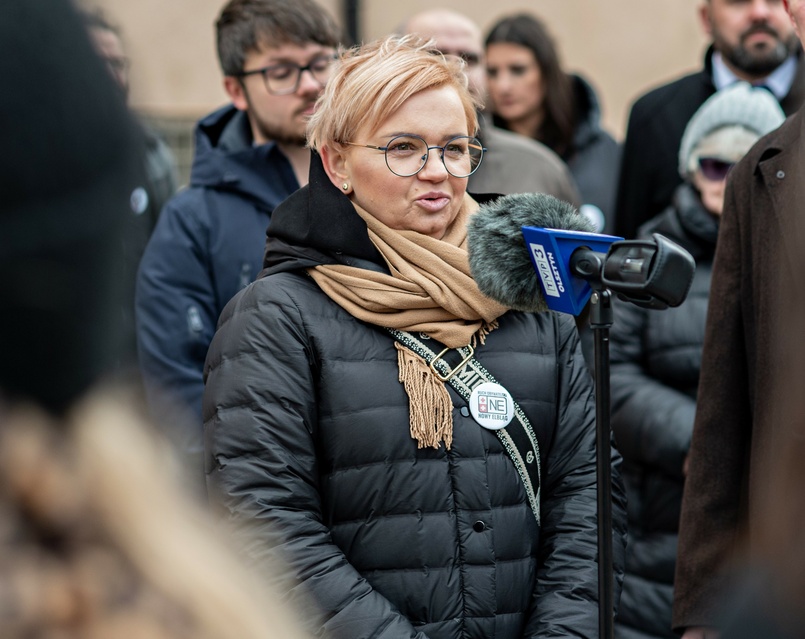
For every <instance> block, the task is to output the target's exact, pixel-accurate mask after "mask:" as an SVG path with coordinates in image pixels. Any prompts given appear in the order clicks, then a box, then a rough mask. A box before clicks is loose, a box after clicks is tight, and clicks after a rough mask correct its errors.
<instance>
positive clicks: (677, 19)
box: [81, 0, 706, 138]
mask: <svg viewBox="0 0 805 639" xmlns="http://www.w3.org/2000/svg"><path fill="white" fill-rule="evenodd" d="M701 1H702V0H648V1H646V0H540V1H539V2H522V1H517V0H494V1H493V2H492V1H490V0H461V1H460V2H459V1H456V0H442V1H441V2H439V3H438V6H443V7H448V8H452V9H455V10H457V11H461V12H462V13H464V14H465V15H467V16H469V17H470V18H472V19H473V20H475V21H476V22H477V23H478V24H479V25H480V26H481V28H482V29H483V30H484V32H486V31H487V30H488V28H489V27H491V25H492V24H493V23H494V22H495V21H496V20H497V19H498V18H500V17H501V16H503V15H506V14H510V13H513V12H516V11H523V10H524V11H531V12H533V13H535V14H537V15H539V16H540V17H542V18H543V19H544V20H545V22H546V23H547V25H548V27H549V28H550V30H551V31H552V33H553V35H554V37H555V39H556V41H557V43H558V45H559V48H560V51H561V55H562V59H563V61H564V66H565V68H566V69H567V70H569V71H578V72H581V73H583V74H584V75H585V76H586V77H587V78H588V79H589V80H590V81H591V82H592V84H593V86H594V87H595V88H596V89H597V91H598V94H599V98H600V100H601V102H602V108H603V118H604V124H605V126H606V127H607V128H608V129H609V130H610V132H612V133H613V134H614V135H615V136H616V137H618V138H621V137H622V136H623V133H624V130H625V126H626V120H627V117H628V110H629V106H630V104H631V102H632V101H633V100H634V98H635V97H637V96H638V95H640V94H641V93H643V92H644V91H645V90H647V89H648V88H650V87H652V86H654V85H657V84H660V83H662V82H664V81H666V80H669V79H671V78H673V77H675V76H677V75H680V74H682V73H684V72H687V71H689V70H693V69H696V68H698V67H699V66H700V65H701V58H702V55H703V53H704V49H705V46H706V38H705V36H704V34H703V33H702V29H701V27H700V24H699V19H698V17H697V7H698V6H699V5H700V4H701ZM223 3H224V2H223V0H167V1H166V0H134V1H132V0H81V4H83V5H84V6H88V7H100V8H101V9H103V11H104V12H105V13H106V15H107V17H108V18H109V19H110V20H111V21H113V22H115V23H116V24H117V25H118V26H120V27H121V29H122V30H123V35H124V39H125V43H126V47H127V50H128V53H129V56H130V57H131V59H132V69H131V83H132V93H131V101H132V106H134V107H135V108H138V109H140V110H142V111H144V112H146V113H149V114H152V115H157V116H168V117H175V116H181V117H199V116H201V115H203V114H204V113H206V112H208V111H210V110H212V109H213V108H215V107H217V106H219V105H221V104H223V103H225V102H226V94H225V93H224V91H223V89H222V87H221V75H220V71H219V69H218V63H217V59H216V56H215V46H214V22H215V19H216V16H217V14H218V12H219V10H220V8H221V6H223ZM320 4H321V5H322V6H323V7H325V8H326V9H328V10H329V11H330V12H331V13H332V14H333V15H334V16H335V17H336V19H337V20H338V21H339V23H342V24H343V22H342V17H343V16H342V0H320ZM433 6H437V5H434V2H433V0H405V1H404V2H399V1H396V0H362V2H361V3H360V28H361V34H362V37H363V39H364V40H372V39H375V38H378V37H382V36H383V35H385V34H387V33H389V32H391V31H393V30H394V29H395V27H397V26H398V25H399V24H400V23H402V22H403V20H405V18H407V17H408V16H409V15H411V14H412V13H415V12H417V11H421V10H423V9H426V8H430V7H433Z"/></svg>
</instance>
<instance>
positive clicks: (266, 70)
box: [237, 53, 338, 95]
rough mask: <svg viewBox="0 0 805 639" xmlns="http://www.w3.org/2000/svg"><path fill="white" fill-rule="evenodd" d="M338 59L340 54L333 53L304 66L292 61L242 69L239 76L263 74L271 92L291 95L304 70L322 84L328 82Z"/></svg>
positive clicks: (314, 59) (296, 87) (319, 57)
mask: <svg viewBox="0 0 805 639" xmlns="http://www.w3.org/2000/svg"><path fill="white" fill-rule="evenodd" d="M337 59H338V55H336V54H335V53H332V54H327V55H322V56H318V57H316V58H313V59H312V60H311V61H310V62H309V63H308V64H306V65H305V66H303V67H301V66H299V65H298V64H294V63H292V62H286V63H283V64H274V65H271V66H270V67H263V68H261V69H253V70H252V71H241V72H240V73H239V74H238V75H237V77H239V78H245V77H246V76H249V75H257V74H258V73H259V74H260V75H262V76H263V81H264V82H265V85H266V89H267V90H268V92H269V93H272V94H274V95H290V94H291V93H296V91H297V89H298V88H299V81H300V80H301V79H302V72H303V71H310V75H312V76H313V79H314V80H316V82H318V83H319V84H320V85H321V86H324V85H325V84H327V80H329V79H330V73H331V71H332V70H333V63H334V62H335V61H336V60H337Z"/></svg>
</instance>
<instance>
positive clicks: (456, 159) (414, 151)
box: [344, 135, 486, 178]
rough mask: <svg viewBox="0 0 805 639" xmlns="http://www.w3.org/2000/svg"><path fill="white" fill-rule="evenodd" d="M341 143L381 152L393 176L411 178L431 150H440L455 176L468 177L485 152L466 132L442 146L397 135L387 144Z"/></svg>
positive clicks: (419, 168) (476, 140)
mask: <svg viewBox="0 0 805 639" xmlns="http://www.w3.org/2000/svg"><path fill="white" fill-rule="evenodd" d="M344 144H349V145H350V146H359V147H365V148H367V149H375V150H377V151H383V153H384V154H385V156H386V166H387V167H389V170H390V171H391V172H392V173H394V175H399V176H400V177H411V176H412V175H416V174H417V173H419V172H420V171H421V170H422V169H423V168H424V167H425V164H427V162H428V156H429V155H430V152H431V151H432V150H434V149H438V150H439V151H440V153H439V157H440V158H441V160H442V163H443V164H444V168H445V169H447V172H448V173H449V174H450V175H452V176H453V177H457V178H465V177H469V176H470V175H472V174H473V173H475V172H476V171H477V170H478V167H479V166H481V160H483V158H484V151H486V149H485V148H484V147H483V145H482V144H481V141H480V140H479V139H478V138H474V137H471V136H469V135H458V136H456V137H454V138H451V139H449V140H448V141H447V142H445V143H444V146H428V143H427V142H425V140H424V138H421V137H419V136H418V135H398V136H397V137H394V138H392V139H391V140H389V143H388V144H387V145H386V146H374V145H373V144H356V143H355V142H344Z"/></svg>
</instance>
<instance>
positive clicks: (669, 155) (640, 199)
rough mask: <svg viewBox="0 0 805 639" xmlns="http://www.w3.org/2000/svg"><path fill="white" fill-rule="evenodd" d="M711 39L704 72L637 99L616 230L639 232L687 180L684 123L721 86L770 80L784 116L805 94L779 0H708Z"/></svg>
mask: <svg viewBox="0 0 805 639" xmlns="http://www.w3.org/2000/svg"><path fill="white" fill-rule="evenodd" d="M699 17H700V19H701V22H702V26H703V28H704V30H705V32H706V33H707V34H708V36H710V38H711V39H712V44H711V45H710V47H709V48H708V50H707V53H706V54H705V59H704V68H703V69H702V70H701V71H698V72H696V73H692V74H690V75H686V76H684V77H682V78H680V79H678V80H675V81H674V82H671V83H669V84H666V85H664V86H661V87H659V88H656V89H654V90H652V91H649V92H648V93H646V94H645V95H643V96H642V97H640V98H639V99H638V100H637V101H636V102H635V103H634V105H633V106H632V110H631V115H630V117H629V124H628V126H627V131H626V139H625V142H624V149H623V160H622V163H621V175H620V184H619V188H618V204H617V209H616V210H617V214H616V219H615V232H616V234H617V235H622V236H624V237H626V238H631V237H634V236H635V233H636V232H637V228H638V227H639V226H640V224H642V223H643V222H644V221H646V220H648V219H650V218H652V217H654V216H655V215H657V214H658V213H660V211H662V210H663V209H664V208H665V207H666V206H668V204H669V203H670V202H671V196H672V194H673V192H674V189H676V187H677V186H678V185H679V184H680V183H681V181H682V179H681V177H680V176H679V172H678V171H677V152H678V150H679V143H680V141H681V139H682V132H683V131H684V129H685V125H686V124H687V123H688V121H689V120H690V118H691V117H692V116H693V114H694V113H695V112H696V109H698V108H699V107H700V106H701V105H702V103H703V102H704V101H705V100H706V99H707V98H709V97H710V96H711V95H712V94H713V93H715V92H716V91H717V90H718V89H723V88H724V87H725V86H729V85H730V84H732V83H734V82H736V81H738V80H745V81H747V82H750V83H752V84H762V85H764V86H766V87H767V88H768V89H769V90H770V91H771V92H772V93H773V94H774V95H775V97H776V98H777V99H778V100H779V102H780V106H782V107H783V111H785V113H786V114H787V115H790V114H791V113H793V112H794V111H796V110H797V109H798V108H799V106H800V104H802V102H803V98H805V64H803V63H802V55H801V48H800V44H799V41H798V40H797V37H796V34H795V33H794V31H793V29H792V27H791V21H790V20H789V19H788V15H787V14H786V11H785V8H784V7H783V2H782V0H703V3H702V5H701V6H700V8H699Z"/></svg>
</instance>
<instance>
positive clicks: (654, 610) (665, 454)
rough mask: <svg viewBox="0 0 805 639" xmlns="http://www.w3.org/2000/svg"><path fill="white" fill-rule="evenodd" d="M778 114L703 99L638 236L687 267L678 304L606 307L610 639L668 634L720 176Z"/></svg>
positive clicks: (732, 91) (743, 89)
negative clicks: (618, 569)
mask: <svg viewBox="0 0 805 639" xmlns="http://www.w3.org/2000/svg"><path fill="white" fill-rule="evenodd" d="M784 119H785V115H784V114H783V111H782V109H780V105H779V104H778V103H777V101H776V100H775V99H774V97H773V96H772V95H771V94H770V93H769V92H768V91H766V90H764V89H759V88H752V87H751V85H749V84H747V83H740V84H736V85H733V86H731V87H729V88H727V89H724V90H723V91H719V92H718V93H716V94H715V95H713V96H711V97H710V98H709V99H708V100H707V101H705V103H704V104H703V105H702V106H701V107H699V109H698V110H697V111H696V113H695V114H694V115H693V117H692V118H691V120H690V122H689V123H688V126H687V127H686V129H685V134H684V136H683V137H682V144H681V145H680V149H679V171H680V174H682V176H683V179H684V181H683V183H682V184H681V185H680V186H679V187H678V188H677V190H676V194H675V195H674V201H673V204H672V205H671V206H669V207H668V208H667V209H666V210H665V211H664V212H663V213H661V214H660V215H658V216H657V217H655V218H653V219H652V220H649V221H648V222H647V223H646V224H644V225H643V226H642V227H641V228H640V232H639V234H638V237H640V238H646V239H650V238H651V236H652V234H654V233H661V234H662V235H664V236H665V237H668V238H670V239H671V240H673V241H674V242H676V243H677V244H679V245H680V246H682V247H683V248H684V249H686V250H687V251H688V252H689V253H690V254H691V255H692V256H693V257H694V259H695V260H696V273H695V275H694V279H693V284H692V286H691V289H690V291H689V292H688V296H687V298H686V299H685V302H684V303H683V304H682V305H681V306H679V307H677V308H673V309H667V310H665V311H663V312H662V313H658V312H656V311H653V310H648V309H643V308H640V307H638V306H635V305H634V304H629V303H626V302H620V301H618V300H616V301H615V302H614V310H615V314H614V321H613V324H612V330H611V332H610V339H611V345H610V359H611V367H612V368H611V379H610V388H611V397H612V420H611V423H612V429H613V432H614V433H615V437H616V440H617V442H618V450H620V452H621V454H622V455H623V460H624V461H623V468H624V470H623V474H624V481H625V483H626V490H627V497H628V501H627V504H628V508H627V512H628V514H629V545H628V550H627V561H626V576H625V578H624V583H623V594H622V596H621V605H620V608H619V615H618V622H617V631H616V634H617V636H618V638H619V639H647V638H649V637H667V638H668V639H672V638H673V637H675V636H677V635H676V634H675V633H674V632H673V630H672V629H671V608H672V602H673V580H674V565H675V563H676V545H677V538H678V531H679V509H680V506H681V503H682V489H683V486H684V481H685V472H684V465H685V460H686V459H687V455H688V450H689V448H690V439H691V434H692V432H693V420H694V414H695V411H696V391H697V387H698V382H699V370H700V368H701V349H702V343H703V341H704V327H705V320H706V316H707V306H708V298H709V293H710V278H711V273H712V264H713V255H714V253H715V249H716V237H717V234H718V222H719V219H720V216H721V212H722V209H723V206H724V186H725V183H726V179H727V174H728V172H729V171H730V170H731V168H732V166H733V165H734V164H735V163H736V162H738V161H739V160H740V159H741V158H742V157H743V156H744V155H745V154H746V152H747V151H748V150H749V149H750V147H751V146H752V145H753V144H754V143H755V142H757V140H758V139H759V138H760V137H761V136H763V135H765V134H766V133H768V132H770V131H772V130H774V129H776V128H777V127H778V126H780V124H782V123H783V120H784Z"/></svg>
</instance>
